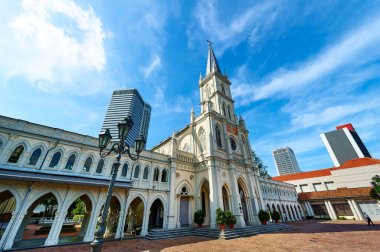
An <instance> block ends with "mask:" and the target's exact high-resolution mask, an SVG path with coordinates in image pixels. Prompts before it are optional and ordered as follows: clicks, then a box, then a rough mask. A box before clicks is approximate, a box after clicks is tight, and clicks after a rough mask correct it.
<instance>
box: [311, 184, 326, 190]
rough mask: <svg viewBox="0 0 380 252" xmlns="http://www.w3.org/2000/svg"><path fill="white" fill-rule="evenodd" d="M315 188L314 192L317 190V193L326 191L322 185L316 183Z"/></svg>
mask: <svg viewBox="0 0 380 252" xmlns="http://www.w3.org/2000/svg"><path fill="white" fill-rule="evenodd" d="M313 187H314V190H315V191H316V192H320V191H324V190H323V187H322V183H314V184H313Z"/></svg>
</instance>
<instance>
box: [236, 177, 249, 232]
mask: <svg viewBox="0 0 380 252" xmlns="http://www.w3.org/2000/svg"><path fill="white" fill-rule="evenodd" d="M237 182H238V190H239V195H240V202H241V208H242V211H243V216H244V222H245V225H248V208H247V202H246V200H245V199H246V197H247V190H246V186H245V183H244V181H243V180H242V179H241V178H239V179H238V181H237Z"/></svg>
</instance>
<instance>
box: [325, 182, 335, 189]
mask: <svg viewBox="0 0 380 252" xmlns="http://www.w3.org/2000/svg"><path fill="white" fill-rule="evenodd" d="M325 186H326V188H327V190H329V191H330V190H336V187H335V185H334V182H333V181H329V182H325Z"/></svg>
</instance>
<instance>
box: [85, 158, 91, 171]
mask: <svg viewBox="0 0 380 252" xmlns="http://www.w3.org/2000/svg"><path fill="white" fill-rule="evenodd" d="M91 165H92V157H88V158H87V159H86V162H85V163H84V166H83V171H85V172H89V171H90V168H91Z"/></svg>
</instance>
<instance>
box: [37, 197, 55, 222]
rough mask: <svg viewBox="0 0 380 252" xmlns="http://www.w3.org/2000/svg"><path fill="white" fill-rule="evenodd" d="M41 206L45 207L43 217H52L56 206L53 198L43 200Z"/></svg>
mask: <svg viewBox="0 0 380 252" xmlns="http://www.w3.org/2000/svg"><path fill="white" fill-rule="evenodd" d="M41 204H42V205H43V206H44V207H45V212H44V216H45V217H52V216H53V215H54V212H55V210H56V209H57V206H58V203H57V200H56V198H55V197H53V196H51V197H48V198H46V199H44V200H43V201H42V202H41Z"/></svg>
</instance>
